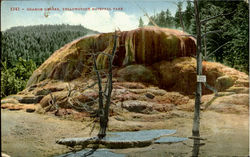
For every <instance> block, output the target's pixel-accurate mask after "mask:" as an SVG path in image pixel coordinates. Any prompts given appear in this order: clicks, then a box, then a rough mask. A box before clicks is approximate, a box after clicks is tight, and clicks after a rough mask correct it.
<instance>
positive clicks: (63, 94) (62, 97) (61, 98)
mask: <svg viewBox="0 0 250 157" xmlns="http://www.w3.org/2000/svg"><path fill="white" fill-rule="evenodd" d="M52 95H53V96H54V97H55V98H56V103H57V105H58V107H62V108H68V107H70V108H71V107H72V106H70V105H69V104H68V103H67V100H66V98H67V95H68V91H60V92H54V93H52ZM50 101H51V96H50V95H46V96H44V97H43V98H42V100H41V101H40V105H41V107H42V108H45V107H47V106H49V102H50Z"/></svg>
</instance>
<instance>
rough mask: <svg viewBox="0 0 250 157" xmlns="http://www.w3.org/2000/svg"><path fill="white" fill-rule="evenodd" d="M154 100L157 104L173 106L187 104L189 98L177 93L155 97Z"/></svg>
mask: <svg viewBox="0 0 250 157" xmlns="http://www.w3.org/2000/svg"><path fill="white" fill-rule="evenodd" d="M155 100H156V101H157V102H158V103H170V104H175V105H183V104H187V103H188V102H189V98H188V97H187V96H184V95H182V94H180V93H178V92H168V93H166V94H165V95H163V96H157V97H156V98H155Z"/></svg>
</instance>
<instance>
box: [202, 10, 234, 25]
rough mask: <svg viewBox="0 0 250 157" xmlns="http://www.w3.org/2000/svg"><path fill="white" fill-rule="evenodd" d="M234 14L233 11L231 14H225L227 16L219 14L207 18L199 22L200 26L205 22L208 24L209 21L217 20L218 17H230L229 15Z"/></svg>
mask: <svg viewBox="0 0 250 157" xmlns="http://www.w3.org/2000/svg"><path fill="white" fill-rule="evenodd" d="M234 12H235V11H233V12H231V13H227V14H219V15H216V16H213V17H209V18H207V19H204V20H201V22H200V24H204V23H206V22H208V21H210V20H213V19H216V18H218V17H220V16H227V15H231V14H233V13H234Z"/></svg>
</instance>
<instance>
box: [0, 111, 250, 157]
mask: <svg viewBox="0 0 250 157" xmlns="http://www.w3.org/2000/svg"><path fill="white" fill-rule="evenodd" d="M1 113H2V114H1V118H2V121H1V126H2V127H1V128H2V151H3V152H5V153H7V154H9V155H10V156H13V157H19V156H20V157H29V156H30V157H34V156H37V157H40V156H53V155H56V154H62V153H65V152H67V151H69V149H68V148H66V147H65V146H60V145H57V144H56V143H55V141H56V140H57V139H60V138H63V137H83V136H88V133H89V131H90V129H89V128H88V129H85V130H83V128H84V126H85V125H86V123H83V122H79V121H69V120H64V119H60V118H58V117H55V116H52V115H51V116H49V115H41V114H37V113H26V112H24V111H8V110H1ZM183 114H184V113H183ZM183 114H182V115H183ZM143 119H144V120H143ZM153 128H164V129H176V130H177V134H176V135H175V136H181V137H188V136H191V129H192V113H185V116H176V117H175V118H170V119H169V118H163V119H160V120H159V121H158V122H150V121H149V120H146V121H145V117H143V115H142V117H141V119H140V118H137V119H136V118H134V119H132V120H126V121H116V120H115V119H114V118H111V119H110V129H111V130H113V131H114V130H133V129H135V130H137V129H153ZM95 133H96V131H95V132H94V133H93V134H94V135H95ZM201 135H202V136H203V137H204V138H207V139H208V140H207V141H205V143H206V144H205V145H204V146H202V147H201V148H200V155H201V156H247V155H248V140H249V138H248V115H236V114H219V113H216V112H211V111H208V112H204V113H202V114H201ZM115 151H116V152H119V153H125V154H128V155H129V156H133V157H134V156H144V157H145V156H147V157H150V156H166V155H167V156H168V155H172V156H190V155H191V154H190V153H191V151H192V140H187V141H185V142H183V143H177V144H171V145H169V144H164V145H157V144H154V145H151V146H149V147H146V148H131V149H123V150H115Z"/></svg>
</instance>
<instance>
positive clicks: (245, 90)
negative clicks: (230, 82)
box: [226, 87, 249, 94]
mask: <svg viewBox="0 0 250 157" xmlns="http://www.w3.org/2000/svg"><path fill="white" fill-rule="evenodd" d="M226 92H234V93H237V94H248V93H249V88H247V87H230V88H228V89H227V90H226Z"/></svg>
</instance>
